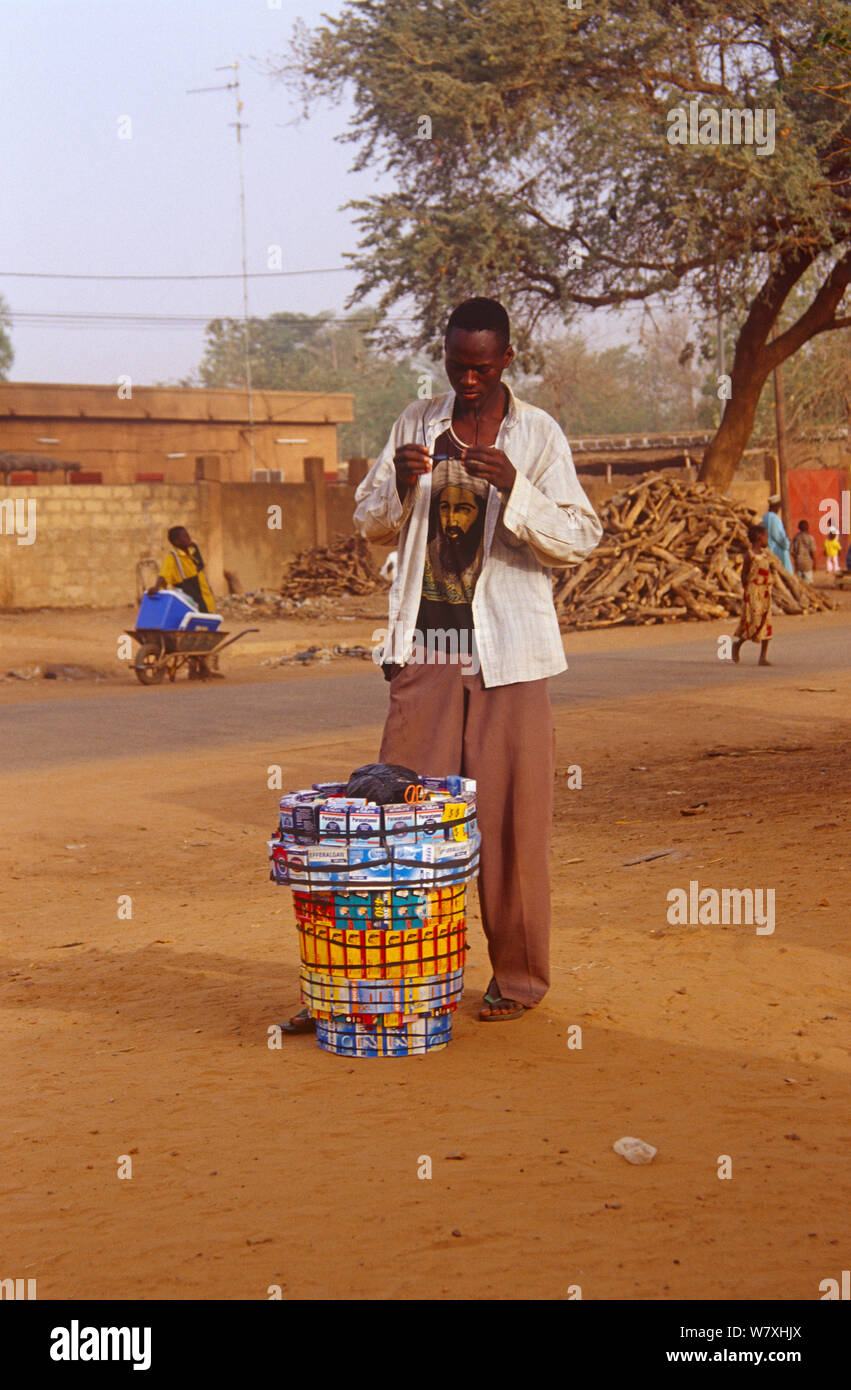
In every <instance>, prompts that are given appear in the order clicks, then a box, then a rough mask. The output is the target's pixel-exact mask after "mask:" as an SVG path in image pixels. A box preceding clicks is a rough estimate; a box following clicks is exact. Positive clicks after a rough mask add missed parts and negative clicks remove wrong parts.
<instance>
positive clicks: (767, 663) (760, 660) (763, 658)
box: [756, 656, 774, 666]
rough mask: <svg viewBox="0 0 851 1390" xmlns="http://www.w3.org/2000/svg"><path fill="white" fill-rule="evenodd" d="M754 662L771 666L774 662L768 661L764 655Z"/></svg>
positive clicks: (758, 664)
mask: <svg viewBox="0 0 851 1390" xmlns="http://www.w3.org/2000/svg"><path fill="white" fill-rule="evenodd" d="M756 664H757V666H773V665H774V662H773V661H768V660H767V659H766V658H765V657H764V656H761V657H760V658H759V661H758V662H757V663H756Z"/></svg>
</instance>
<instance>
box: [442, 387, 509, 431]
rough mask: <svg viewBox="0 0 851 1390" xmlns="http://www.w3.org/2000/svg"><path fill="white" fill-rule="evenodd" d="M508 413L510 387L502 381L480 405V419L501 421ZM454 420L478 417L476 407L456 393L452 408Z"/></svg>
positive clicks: (481, 421) (480, 421)
mask: <svg viewBox="0 0 851 1390" xmlns="http://www.w3.org/2000/svg"><path fill="white" fill-rule="evenodd" d="M507 413H508V389H507V387H506V386H504V385H503V383H502V382H500V384H499V388H498V389H497V390H496V391H494V393H493V395H492V396H489V397H488V399H487V400H486V401H483V402H482V404H481V406H480V407H479V413H478V420H479V424H482V423H483V422H484V421H486V420H493V421H495V422H496V423H499V421H500V420H502V419H504V418H505V416H506V414H507ZM452 418H453V420H473V419H475V418H476V407H475V405H470V404H469V403H468V402H467V401H464V400H462V399H461V397H460V396H458V395H456V397H455V404H454V406H453V408H452Z"/></svg>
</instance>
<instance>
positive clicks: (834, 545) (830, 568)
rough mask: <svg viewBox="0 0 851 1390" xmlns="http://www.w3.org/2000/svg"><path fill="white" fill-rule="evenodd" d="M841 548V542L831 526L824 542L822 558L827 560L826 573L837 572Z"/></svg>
mask: <svg viewBox="0 0 851 1390" xmlns="http://www.w3.org/2000/svg"><path fill="white" fill-rule="evenodd" d="M841 549H842V542H841V540H840V539H839V537H838V535H837V534H836V532H835V531H834V529H833V527H832V526H831V528H830V530H829V531H828V533H827V540H826V541H825V543H824V558H825V560H826V561H827V572H828V574H838V573H839V552H840V550H841Z"/></svg>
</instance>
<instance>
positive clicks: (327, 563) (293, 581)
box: [281, 536, 384, 599]
mask: <svg viewBox="0 0 851 1390" xmlns="http://www.w3.org/2000/svg"><path fill="white" fill-rule="evenodd" d="M383 587H384V586H383V585H382V583H381V580H380V578H379V575H378V572H377V570H376V568H375V565H374V564H373V563H372V556H371V555H370V553H369V546H368V545H367V543H366V541H365V540H364V539H363V537H362V536H346V537H345V538H344V539H342V540H338V541H334V543H333V544H332V545H326V546H317V547H315V548H314V549H312V550H300V551H299V553H298V555H296V556H295V558H294V559H293V560H291V561H290V563H289V565H288V566H287V572H286V574H285V575H284V579H283V583H282V584H281V593H282V594H283V595H284V597H285V598H290V599H304V598H308V597H315V596H317V595H322V596H323V597H329V596H330V597H339V596H340V595H342V594H371V593H372V592H373V591H374V590H375V589H380V588H383Z"/></svg>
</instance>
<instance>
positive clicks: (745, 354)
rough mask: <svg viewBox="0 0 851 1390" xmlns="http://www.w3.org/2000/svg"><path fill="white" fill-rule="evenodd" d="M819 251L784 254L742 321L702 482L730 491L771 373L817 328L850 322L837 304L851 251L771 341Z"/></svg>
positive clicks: (850, 277)
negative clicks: (727, 396)
mask: <svg viewBox="0 0 851 1390" xmlns="http://www.w3.org/2000/svg"><path fill="white" fill-rule="evenodd" d="M814 256H815V253H814V251H813V250H812V249H809V250H807V249H804V248H798V249H795V250H792V251H791V252H789V253H788V255H787V256H785V257H784V258H781V259H780V260H779V261H778V263H777V265H776V266H775V268H774V269H772V271H771V272H770V273H769V275H768V277H767V279H766V281H765V283H764V284H763V287H762V290H761V291H760V293H759V294H758V295H757V297H756V299H755V300H754V302H753V304H752V305H751V310H750V313H749V314H748V316H747V318H746V319H745V322H744V325H743V326H742V331H741V333H740V334H739V338H738V341H737V343H736V355H735V358H734V360H733V370H732V372H731V374H730V383H731V397H730V400H729V401H728V402H727V408H726V410H725V411H724V418H723V420H722V421H721V424H720V426H719V429H718V433H717V434H716V436H715V438H714V439H713V440H712V443H711V444H710V445H709V448H708V449H707V450H706V453H705V454H704V457H703V463H702V465H701V469H700V474H699V478H700V481H701V482H702V483H709V485H710V486H711V487H714V488H717V489H718V491H719V492H726V490H727V488H728V487H729V486H730V483H731V482H732V481H733V478H734V476H735V472H736V469H737V468H738V466H739V460H740V459H741V457H742V454H743V453H744V451H745V448H746V447H747V443H748V440H749V439H750V435H751V430H752V429H753V422H754V416H755V415H756V408H757V406H758V405H759V398H760V395H761V394H762V388H763V386H764V385H765V383H766V381H767V379H768V376H769V373H770V372H772V371H774V370H775V368H776V367H779V366H780V364H781V362H785V360H786V358H787V357H791V356H792V353H793V352H797V350H798V348H799V347H802V346H803V344H804V343H807V342H809V341H810V339H811V338H814V337H815V336H816V334H818V333H823V332H825V331H827V330H830V329H833V328H839V327H840V325H847V324H848V323H849V320H847V319H842V320H839V319H837V318H836V310H837V307H838V305H839V304H840V302H841V300H842V296H843V294H844V293H845V289H846V287H847V286H848V284H849V283H851V252H847V253H846V254H845V255H844V256H843V257H842V259H841V260H839V261H837V263H836V264H835V265H834V267H833V269H832V270H831V272H830V274H829V275H828V277H827V279H826V280H825V281H824V283H823V284H822V286H821V288H820V289H819V291H818V293H817V294H816V295H815V298H814V299H813V300H812V302H811V304H810V305H809V307H808V308H807V309H806V310H805V311H804V313H803V314H801V317H800V318H799V319H797V320H796V322H795V323H793V324H792V325H791V327H790V328H787V329H786V331H785V332H784V333H781V334H779V335H778V336H776V337H773V338H771V340H770V341H769V335H770V334H771V332H772V330H773V329H774V327H775V324H776V322H777V318H778V316H779V313H780V310H781V308H782V307H783V304H784V301H785V300H786V297H787V295H788V294H789V291H790V290H791V289H792V287H793V285H795V284H796V283H797V281H798V280H800V278H801V276H802V275H803V273H804V271H805V270H806V269H807V267H808V266H809V265H810V264H811V263H812V261H813V260H814ZM840 331H841V329H840Z"/></svg>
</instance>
